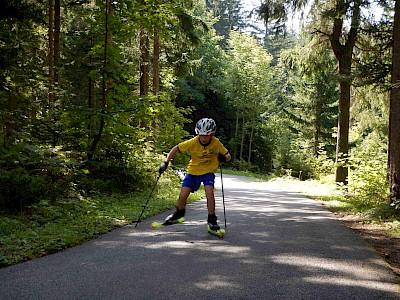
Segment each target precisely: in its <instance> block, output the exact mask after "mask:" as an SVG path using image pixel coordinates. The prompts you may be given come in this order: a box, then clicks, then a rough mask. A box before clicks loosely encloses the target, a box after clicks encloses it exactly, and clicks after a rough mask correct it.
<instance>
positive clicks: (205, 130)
mask: <svg viewBox="0 0 400 300" xmlns="http://www.w3.org/2000/svg"><path fill="white" fill-rule="evenodd" d="M194 130H195V132H196V134H199V135H210V134H212V133H214V132H215V131H216V130H217V125H216V124H215V121H214V120H213V119H209V118H203V119H201V120H199V121H198V122H197V124H196V127H195V129H194Z"/></svg>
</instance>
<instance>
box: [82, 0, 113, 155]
mask: <svg viewBox="0 0 400 300" xmlns="http://www.w3.org/2000/svg"><path fill="white" fill-rule="evenodd" d="M105 1H106V12H105V27H106V28H105V29H106V30H105V34H104V58H103V72H102V77H103V78H102V81H103V82H102V100H101V110H102V111H101V115H100V124H99V128H98V131H97V133H96V134H95V135H94V137H93V141H92V144H91V146H90V149H89V152H88V159H89V160H92V159H93V156H94V153H95V151H96V148H97V145H98V143H99V142H100V139H101V137H102V135H103V130H104V126H105V120H104V116H103V114H104V113H106V111H107V110H108V104H107V91H108V89H109V88H110V87H111V85H112V81H111V80H107V73H106V67H107V65H108V48H109V45H110V43H111V39H112V35H111V31H110V30H109V24H108V21H109V20H108V17H109V16H111V15H112V14H113V10H112V6H111V3H110V0H105Z"/></svg>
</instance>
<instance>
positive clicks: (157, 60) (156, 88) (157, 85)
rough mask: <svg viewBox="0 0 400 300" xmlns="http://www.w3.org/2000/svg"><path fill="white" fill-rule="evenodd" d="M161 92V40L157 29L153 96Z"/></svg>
mask: <svg viewBox="0 0 400 300" xmlns="http://www.w3.org/2000/svg"><path fill="white" fill-rule="evenodd" d="M159 92H160V38H159V36H158V30H157V28H155V29H154V42H153V94H154V95H158V93H159Z"/></svg>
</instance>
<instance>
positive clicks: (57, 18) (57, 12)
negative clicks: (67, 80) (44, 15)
mask: <svg viewBox="0 0 400 300" xmlns="http://www.w3.org/2000/svg"><path fill="white" fill-rule="evenodd" d="M60 31H61V7H60V0H55V2H54V88H55V89H56V92H57V87H58V67H59V62H60ZM55 98H57V95H55ZM54 100H56V99H54Z"/></svg>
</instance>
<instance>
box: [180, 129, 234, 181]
mask: <svg viewBox="0 0 400 300" xmlns="http://www.w3.org/2000/svg"><path fill="white" fill-rule="evenodd" d="M178 148H179V151H180V152H186V151H189V153H190V161H189V164H188V170H187V172H188V173H189V174H192V175H204V174H207V173H215V172H217V170H218V165H219V163H218V153H221V154H223V155H225V154H227V153H228V150H227V149H226V148H225V147H224V145H223V144H222V143H221V142H220V141H219V139H217V138H216V137H214V136H213V137H212V138H211V141H210V143H209V144H208V145H207V146H203V145H202V144H200V141H199V137H198V136H196V137H194V138H192V139H190V140H187V141H184V142H182V143H180V144H179V145H178Z"/></svg>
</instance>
